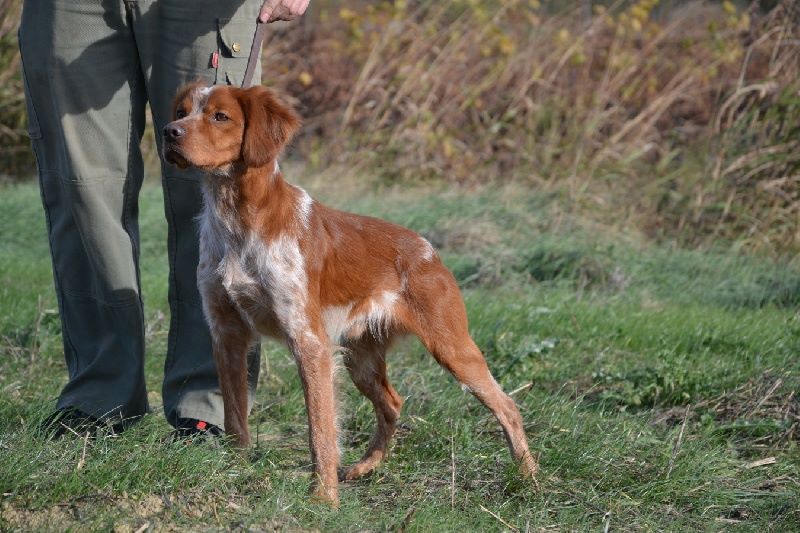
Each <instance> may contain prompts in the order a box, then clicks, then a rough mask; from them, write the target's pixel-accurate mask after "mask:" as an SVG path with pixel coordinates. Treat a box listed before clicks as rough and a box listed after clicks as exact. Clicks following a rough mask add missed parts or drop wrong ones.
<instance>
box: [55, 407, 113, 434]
mask: <svg viewBox="0 0 800 533" xmlns="http://www.w3.org/2000/svg"><path fill="white" fill-rule="evenodd" d="M102 430H105V431H106V432H108V433H109V434H111V435H116V434H118V433H122V431H123V430H124V427H123V425H122V423H121V422H119V423H117V424H113V423H111V422H110V421H104V420H100V419H99V418H97V417H94V416H92V415H89V414H87V413H84V412H83V411H81V410H80V409H75V408H74V407H67V408H65V409H59V410H57V411H56V412H54V413H53V414H51V415H50V416H48V417H47V418H46V419H45V420H44V422H42V425H41V431H42V433H43V434H44V435H45V436H46V437H47V438H48V439H51V440H54V439H60V438H61V437H63V436H65V435H67V436H68V435H74V436H76V437H81V438H84V437H86V435H89V436H94V435H95V434H96V433H97V432H98V431H102Z"/></svg>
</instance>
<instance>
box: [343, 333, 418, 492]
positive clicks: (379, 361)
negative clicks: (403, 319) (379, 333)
mask: <svg viewBox="0 0 800 533" xmlns="http://www.w3.org/2000/svg"><path fill="white" fill-rule="evenodd" d="M348 348H349V350H350V353H348V354H347V355H346V356H345V358H344V362H345V366H346V367H347V371H348V372H349V373H350V377H351V378H352V379H353V383H354V384H355V386H356V387H357V388H358V390H359V391H360V392H361V394H363V395H364V396H366V397H367V398H368V399H369V400H370V401H371V402H372V405H373V406H374V407H375V433H374V434H373V436H372V440H371V441H370V443H369V447H368V448H367V451H366V453H364V456H363V457H362V458H361V460H360V461H359V462H357V463H355V464H354V465H352V466H349V467H347V468H345V469H343V470H342V471H341V472H340V474H339V479H341V480H343V481H344V480H350V479H356V478H359V477H361V476H363V475H365V474H368V473H370V472H372V471H373V470H375V469H376V468H377V467H378V465H380V464H381V462H382V461H383V460H384V458H385V457H386V455H387V453H388V451H389V444H390V442H391V440H392V436H393V435H394V430H395V426H396V424H397V419H398V418H399V416H400V409H401V408H402V406H403V399H402V398H401V397H400V395H399V394H397V391H396V390H394V387H392V385H391V384H390V383H389V380H388V378H387V376H386V359H385V356H386V344H384V343H382V342H378V341H375V340H373V339H369V338H368V337H365V338H362V339H361V340H360V341H358V342H356V343H353V344H351V345H349V346H348Z"/></svg>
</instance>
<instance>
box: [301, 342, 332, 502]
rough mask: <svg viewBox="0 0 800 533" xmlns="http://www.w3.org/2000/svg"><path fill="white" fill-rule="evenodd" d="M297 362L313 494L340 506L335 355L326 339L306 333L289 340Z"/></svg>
mask: <svg viewBox="0 0 800 533" xmlns="http://www.w3.org/2000/svg"><path fill="white" fill-rule="evenodd" d="M289 347H290V348H291V350H292V353H293V354H294V357H295V360H296V361H297V368H298V370H299V372H300V379H301V381H302V383H303V394H304V396H305V400H306V411H307V414H308V441H309V445H310V447H311V461H312V463H313V468H314V473H313V476H314V479H313V480H312V484H311V492H312V494H313V495H314V496H315V497H317V498H319V499H320V500H323V501H325V502H327V503H329V504H330V505H331V506H333V507H338V506H339V492H338V478H337V472H336V471H337V468H338V466H339V448H338V444H337V438H336V405H335V395H334V386H333V377H334V376H333V352H332V349H331V346H330V343H329V342H328V341H327V338H326V337H325V336H324V335H319V336H318V335H315V334H313V333H311V332H304V333H302V334H301V335H298V336H297V337H296V338H293V339H290V340H289Z"/></svg>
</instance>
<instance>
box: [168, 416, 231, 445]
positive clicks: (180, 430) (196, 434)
mask: <svg viewBox="0 0 800 533" xmlns="http://www.w3.org/2000/svg"><path fill="white" fill-rule="evenodd" d="M175 436H176V437H177V438H180V439H190V440H191V439H195V438H202V439H205V438H209V437H223V436H225V431H224V430H223V429H222V428H221V427H219V426H215V425H214V424H210V423H208V422H206V421H205V420H197V419H196V418H179V419H178V425H177V426H176V427H175Z"/></svg>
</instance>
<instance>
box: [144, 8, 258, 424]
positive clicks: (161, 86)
mask: <svg viewBox="0 0 800 533" xmlns="http://www.w3.org/2000/svg"><path fill="white" fill-rule="evenodd" d="M133 4H135V8H134V9H135V13H136V14H135V17H134V30H135V33H136V39H137V43H138V46H139V54H140V57H141V58H142V63H143V67H144V72H145V78H146V80H147V88H148V95H149V98H150V105H151V108H152V111H153V122H154V125H155V131H156V139H157V141H158V143H159V151H160V150H161V146H160V143H161V131H162V129H163V127H164V126H165V125H166V123H167V122H169V121H171V120H172V117H171V114H172V109H171V107H172V100H173V98H174V97H175V93H176V92H177V90H178V88H179V87H181V86H182V85H184V84H185V83H187V82H191V81H195V80H198V79H199V80H202V81H203V82H205V83H207V84H209V85H212V84H214V83H221V84H225V83H232V84H236V85H238V84H240V83H241V77H242V76H243V74H244V70H245V66H246V64H247V56H248V55H249V53H250V46H251V44H252V41H253V34H254V32H255V21H256V18H257V16H258V10H259V7H260V2H258V1H256V0H246V1H245V2H220V1H218V0H201V1H194V2H186V1H184V0H157V1H153V0H139V1H135V2H133ZM214 54H217V56H216V57H217V59H214V57H213V56H214ZM254 79H255V80H256V81H255V83H259V82H260V79H261V73H260V69H259V71H257V72H256V75H255V77H254ZM162 173H163V188H164V204H165V210H166V216H167V222H168V225H169V237H168V250H169V264H170V279H169V287H170V290H169V304H170V310H171V320H170V332H169V344H168V347H167V360H166V363H165V368H164V372H165V375H164V385H163V400H164V411H165V415H166V417H167V420H168V421H169V422H170V423H171V424H172V425H177V424H178V420H179V419H181V418H191V419H199V420H204V421H206V422H209V423H211V424H214V425H217V426H219V427H224V414H223V407H222V396H221V395H220V392H219V383H218V379H217V371H216V367H215V366H214V360H213V358H212V354H211V337H210V335H209V332H208V326H207V324H206V321H205V318H204V316H203V310H202V305H201V301H200V295H199V292H198V289H197V279H196V272H197V262H198V238H197V226H196V222H195V217H196V216H197V215H198V214H199V212H200V208H201V206H202V192H201V180H202V176H201V174H200V173H199V172H197V171H181V170H178V169H177V168H175V167H172V166H169V165H163V166H162ZM258 367H259V350H258V347H256V349H255V350H253V351H252V352H251V353H250V354H249V357H248V369H249V384H250V391H251V394H250V406H252V396H253V394H252V393H253V391H254V390H255V384H256V381H257V379H258Z"/></svg>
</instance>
